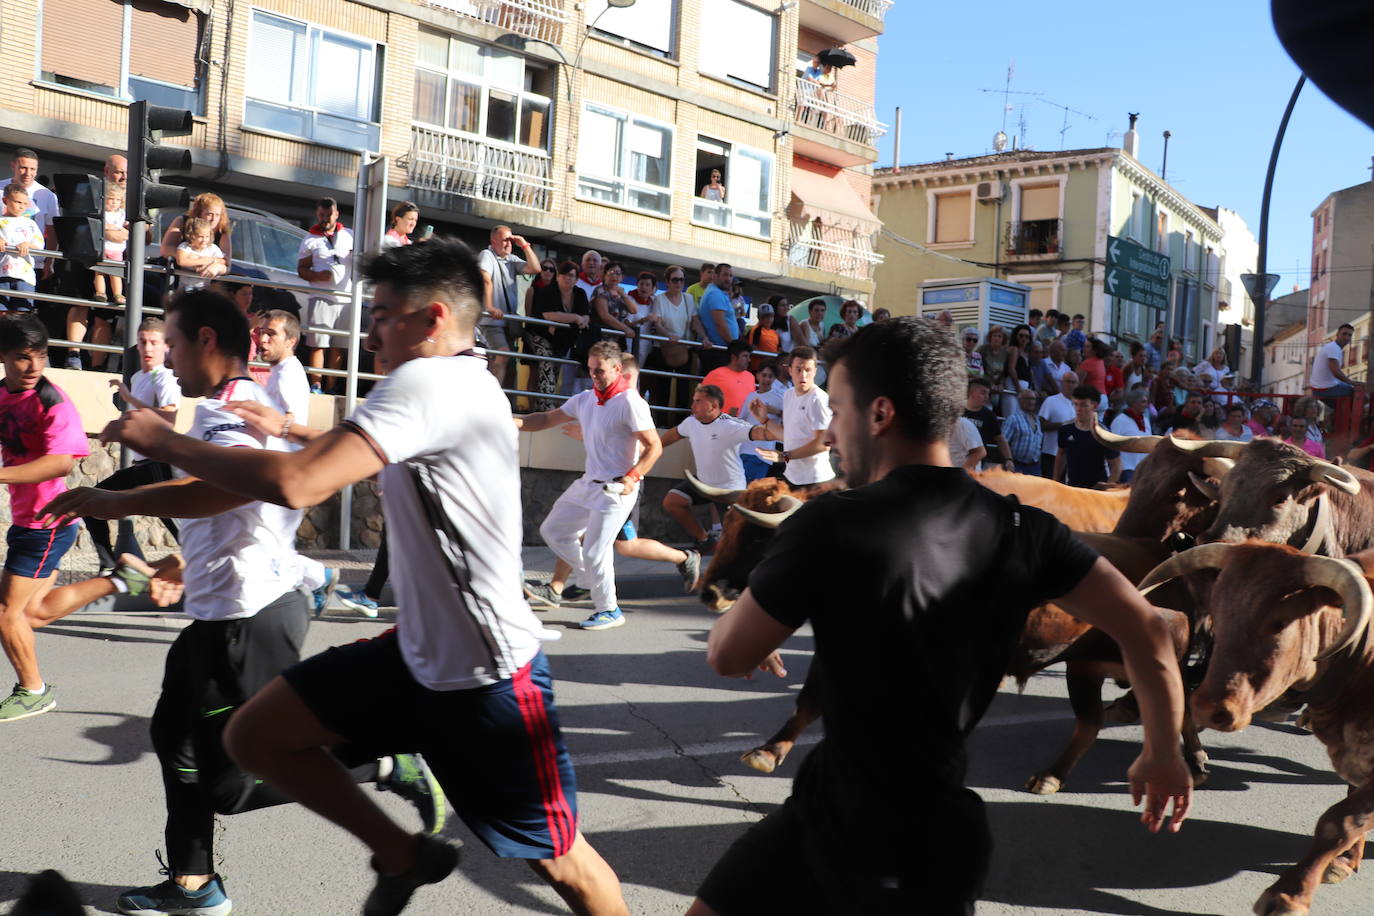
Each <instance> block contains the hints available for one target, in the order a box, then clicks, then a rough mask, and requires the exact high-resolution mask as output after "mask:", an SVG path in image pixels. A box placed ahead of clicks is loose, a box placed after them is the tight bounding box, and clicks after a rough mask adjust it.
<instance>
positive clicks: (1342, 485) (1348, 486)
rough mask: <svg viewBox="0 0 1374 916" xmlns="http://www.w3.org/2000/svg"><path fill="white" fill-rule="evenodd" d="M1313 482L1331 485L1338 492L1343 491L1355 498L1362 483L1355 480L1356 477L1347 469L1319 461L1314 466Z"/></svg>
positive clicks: (1312, 472)
mask: <svg viewBox="0 0 1374 916" xmlns="http://www.w3.org/2000/svg"><path fill="white" fill-rule="evenodd" d="M1311 474H1312V480H1313V481H1315V482H1317V483H1329V484H1331V486H1333V487H1335V488H1336V489H1337V490H1342V491H1344V492H1346V493H1349V494H1350V495H1351V496H1355V495H1357V494H1358V493H1359V492H1360V482H1359V481H1358V480H1356V479H1355V475H1354V474H1352V473H1350V472H1349V471H1347V470H1346V469H1345V468H1343V467H1340V466H1338V465H1334V464H1332V463H1331V462H1329V461H1318V462H1316V463H1314V464H1313V465H1312V471H1311Z"/></svg>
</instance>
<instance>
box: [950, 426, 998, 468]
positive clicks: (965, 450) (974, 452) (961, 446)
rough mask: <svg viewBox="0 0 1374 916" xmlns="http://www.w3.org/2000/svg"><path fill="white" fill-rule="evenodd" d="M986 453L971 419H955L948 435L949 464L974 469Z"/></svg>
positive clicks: (981, 439)
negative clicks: (952, 428)
mask: <svg viewBox="0 0 1374 916" xmlns="http://www.w3.org/2000/svg"><path fill="white" fill-rule="evenodd" d="M987 453H988V450H987V448H986V447H985V446H984V445H983V437H982V435H981V434H980V433H979V432H978V427H976V426H974V425H973V421H972V420H970V419H969V418H968V417H960V418H959V419H958V420H955V421H954V430H953V431H952V432H951V433H950V435H949V466H950V467H954V468H963V469H964V470H966V471H976V470H978V466H979V465H980V464H982V463H983V459H984V458H985V457H986V456H987Z"/></svg>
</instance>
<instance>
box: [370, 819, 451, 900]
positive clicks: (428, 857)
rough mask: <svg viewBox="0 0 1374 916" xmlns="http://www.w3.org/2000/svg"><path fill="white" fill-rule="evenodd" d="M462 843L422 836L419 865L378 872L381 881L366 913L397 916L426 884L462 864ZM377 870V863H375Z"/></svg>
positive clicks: (442, 876)
mask: <svg viewBox="0 0 1374 916" xmlns="http://www.w3.org/2000/svg"><path fill="white" fill-rule="evenodd" d="M459 858H460V853H459V849H458V846H457V845H455V844H453V843H450V842H446V841H444V840H440V839H437V838H436V837H429V836H421V837H419V838H418V840H417V844H416V847H415V864H414V865H413V866H411V869H410V871H407V872H402V873H401V874H399V875H384V874H382V873H381V872H377V884H376V886H375V887H373V888H372V893H370V894H368V895H367V900H366V901H365V902H364V903H363V916H395V914H397V913H399V912H401V910H404V909H405V908H406V904H407V903H409V902H410V897H411V895H412V894H414V893H415V891H417V890H418V889H419V888H421V887H423V886H424V885H426V884H438V883H439V882H440V881H442V880H444V879H445V878H447V877H448V876H449V873H450V872H452V871H453V870H454V869H455V868H457V867H458V859H459ZM372 867H373V869H374V870H375V869H376V867H377V866H376V864H375V863H374V864H373V866H372Z"/></svg>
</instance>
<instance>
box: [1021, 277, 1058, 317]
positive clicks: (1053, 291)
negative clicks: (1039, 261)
mask: <svg viewBox="0 0 1374 916" xmlns="http://www.w3.org/2000/svg"><path fill="white" fill-rule="evenodd" d="M1007 279H1008V280H1009V281H1010V282H1012V283H1021V284H1024V285H1026V286H1030V285H1031V284H1032V283H1045V282H1048V283H1049V284H1050V300H1051V302H1050V304H1049V305H1048V306H1047V307H1046V310H1048V309H1054V310H1055V311H1059V287H1060V283H1061V282H1062V281H1063V279H1064V275H1063V274H1061V273H1043V274H1007ZM1031 308H1039V306H1031V305H1030V296H1027V297H1026V309H1027V311H1029V310H1030V309H1031Z"/></svg>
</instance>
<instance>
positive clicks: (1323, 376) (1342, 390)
mask: <svg viewBox="0 0 1374 916" xmlns="http://www.w3.org/2000/svg"><path fill="white" fill-rule="evenodd" d="M1354 336H1355V328H1354V327H1353V326H1352V325H1348V324H1343V325H1341V326H1340V327H1339V328H1337V329H1336V339H1335V340H1328V341H1327V342H1326V343H1324V344H1322V345H1321V347H1319V348H1318V349H1317V358H1316V359H1315V360H1313V361H1312V378H1311V381H1310V382H1309V384H1311V386H1312V393H1313V394H1315V395H1316V396H1317V397H1319V398H1322V399H1326V400H1330V401H1331V403H1332V404H1333V405H1334V403H1335V402H1334V400H1332V399H1334V398H1348V397H1350V396H1351V395H1352V394H1354V393H1355V389H1356V388H1359V389H1361V390H1363V388H1364V384H1363V383H1362V382H1357V381H1355V380H1354V379H1352V378H1351V377H1350V376H1348V375H1346V374H1345V373H1344V372H1343V371H1341V361H1342V355H1341V351H1342V350H1344V349H1345V348H1346V347H1347V346H1349V345H1350V338H1352V337H1354Z"/></svg>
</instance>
